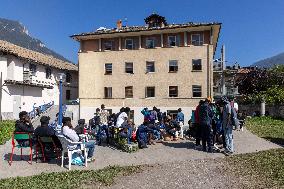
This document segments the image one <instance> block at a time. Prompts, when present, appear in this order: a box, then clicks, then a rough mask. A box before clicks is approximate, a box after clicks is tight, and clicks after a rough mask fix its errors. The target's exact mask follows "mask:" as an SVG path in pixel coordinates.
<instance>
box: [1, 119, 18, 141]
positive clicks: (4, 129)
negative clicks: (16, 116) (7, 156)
mask: <svg viewBox="0 0 284 189" xmlns="http://www.w3.org/2000/svg"><path fill="white" fill-rule="evenodd" d="M14 129H15V121H2V122H0V145H1V144H5V142H6V141H8V140H10V138H11V137H12V134H13V132H14Z"/></svg>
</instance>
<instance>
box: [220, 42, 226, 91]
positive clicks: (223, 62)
mask: <svg viewBox="0 0 284 189" xmlns="http://www.w3.org/2000/svg"><path fill="white" fill-rule="evenodd" d="M221 55H222V56H221V64H222V81H221V86H222V89H221V90H222V96H225V95H226V94H227V91H226V85H225V83H226V81H225V70H226V58H225V45H222V49H221Z"/></svg>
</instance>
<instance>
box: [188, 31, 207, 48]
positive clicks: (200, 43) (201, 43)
mask: <svg viewBox="0 0 284 189" xmlns="http://www.w3.org/2000/svg"><path fill="white" fill-rule="evenodd" d="M194 35H198V36H199V40H198V44H194V43H196V42H193V40H192V38H193V36H194ZM201 37H202V38H201ZM201 39H202V40H201ZM203 44H204V33H202V34H200V33H194V34H191V45H195V46H201V45H203Z"/></svg>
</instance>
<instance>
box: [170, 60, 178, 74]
mask: <svg viewBox="0 0 284 189" xmlns="http://www.w3.org/2000/svg"><path fill="white" fill-rule="evenodd" d="M177 71H178V61H177V60H170V61H169V72H177Z"/></svg>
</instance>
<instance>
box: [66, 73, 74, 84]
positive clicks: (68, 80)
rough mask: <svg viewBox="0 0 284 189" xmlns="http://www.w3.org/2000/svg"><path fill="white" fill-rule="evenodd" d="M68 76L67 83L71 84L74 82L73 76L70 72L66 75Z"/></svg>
mask: <svg viewBox="0 0 284 189" xmlns="http://www.w3.org/2000/svg"><path fill="white" fill-rule="evenodd" d="M65 75H66V83H71V81H72V76H71V74H70V73H69V72H67V73H65Z"/></svg>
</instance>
